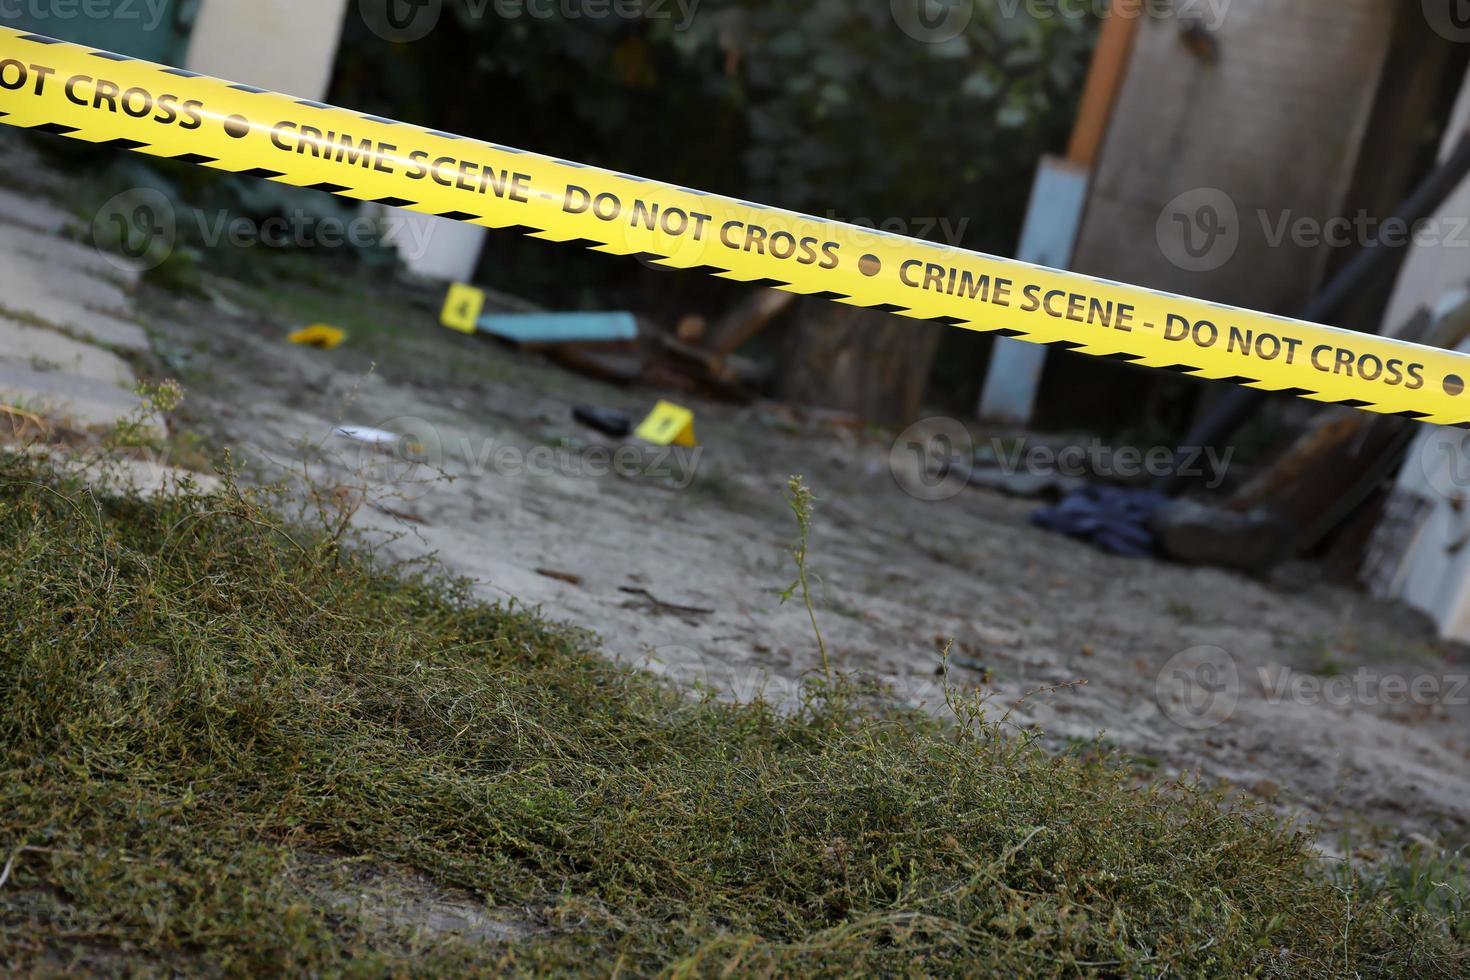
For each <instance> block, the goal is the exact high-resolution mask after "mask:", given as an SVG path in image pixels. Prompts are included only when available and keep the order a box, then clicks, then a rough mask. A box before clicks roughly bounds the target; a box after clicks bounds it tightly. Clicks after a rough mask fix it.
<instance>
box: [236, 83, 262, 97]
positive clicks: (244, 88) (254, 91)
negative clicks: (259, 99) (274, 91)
mask: <svg viewBox="0 0 1470 980" xmlns="http://www.w3.org/2000/svg"><path fill="white" fill-rule="evenodd" d="M230 88H232V89H234V90H235V91H237V92H249V93H250V94H251V95H265V94H266V90H265V89H263V88H256V87H255V86H254V85H231V86H230Z"/></svg>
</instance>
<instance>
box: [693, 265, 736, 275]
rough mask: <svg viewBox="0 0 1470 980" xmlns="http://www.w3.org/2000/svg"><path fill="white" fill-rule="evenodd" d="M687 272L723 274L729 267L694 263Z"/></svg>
mask: <svg viewBox="0 0 1470 980" xmlns="http://www.w3.org/2000/svg"><path fill="white" fill-rule="evenodd" d="M684 271H685V272H697V273H699V274H701V275H705V276H723V275H724V274H725V273H727V272H729V271H730V270H729V269H722V268H720V267H719V266H717V265H692V266H690V267H689V268H687V269H685V270H684Z"/></svg>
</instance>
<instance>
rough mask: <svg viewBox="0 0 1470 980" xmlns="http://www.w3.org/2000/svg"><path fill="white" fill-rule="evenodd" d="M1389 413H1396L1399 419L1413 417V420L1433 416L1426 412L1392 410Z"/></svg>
mask: <svg viewBox="0 0 1470 980" xmlns="http://www.w3.org/2000/svg"><path fill="white" fill-rule="evenodd" d="M1391 414H1393V415H1397V416H1398V417H1399V418H1401V419H1413V420H1414V421H1415V422H1417V421H1419V420H1420V419H1427V418H1433V417H1434V416H1432V415H1430V414H1429V413H1428V412H1393V413H1391Z"/></svg>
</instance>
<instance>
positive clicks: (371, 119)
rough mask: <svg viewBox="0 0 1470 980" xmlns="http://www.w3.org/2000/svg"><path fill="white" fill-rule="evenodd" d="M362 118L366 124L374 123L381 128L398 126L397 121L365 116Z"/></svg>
mask: <svg viewBox="0 0 1470 980" xmlns="http://www.w3.org/2000/svg"><path fill="white" fill-rule="evenodd" d="M362 118H364V119H366V120H367V121H368V122H375V123H378V124H379V125H382V126H397V125H398V120H396V119H384V118H383V117H382V116H366V115H365V116H363V117H362Z"/></svg>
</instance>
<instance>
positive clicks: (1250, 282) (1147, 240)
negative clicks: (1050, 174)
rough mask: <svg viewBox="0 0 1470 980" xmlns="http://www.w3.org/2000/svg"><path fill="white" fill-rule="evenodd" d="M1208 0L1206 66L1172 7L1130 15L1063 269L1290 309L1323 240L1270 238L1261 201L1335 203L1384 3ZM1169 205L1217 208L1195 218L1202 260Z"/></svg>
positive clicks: (1279, 206)
mask: <svg viewBox="0 0 1470 980" xmlns="http://www.w3.org/2000/svg"><path fill="white" fill-rule="evenodd" d="M1176 6H1177V5H1176ZM1211 6H1212V5H1208V4H1206V5H1199V6H1198V7H1197V8H1196V9H1198V10H1208V9H1209V8H1210V7H1211ZM1218 6H1219V8H1220V10H1221V11H1222V12H1223V13H1222V17H1221V19H1220V21H1219V22H1218V24H1216V25H1214V29H1213V30H1209V31H1207V32H1206V37H1207V38H1208V39H1209V41H1212V42H1213V43H1214V44H1215V45H1217V46H1218V55H1219V56H1218V60H1217V61H1216V62H1215V63H1213V64H1211V63H1209V61H1208V60H1206V59H1205V58H1202V57H1200V55H1199V54H1198V53H1197V51H1198V50H1199V45H1198V44H1196V45H1193V46H1192V45H1191V44H1189V43H1186V39H1185V38H1184V37H1183V36H1182V28H1183V27H1184V26H1185V25H1184V24H1182V23H1181V21H1180V19H1179V18H1178V16H1176V15H1170V16H1165V17H1150V18H1148V19H1146V20H1145V21H1144V22H1143V23H1142V24H1141V25H1140V28H1139V31H1138V34H1137V37H1136V39H1135V47H1134V52H1133V58H1132V61H1131V63H1130V66H1129V70H1128V75H1127V78H1126V80H1125V81H1124V84H1123V90H1122V92H1121V94H1120V96H1119V99H1118V105H1117V110H1116V112H1115V114H1114V117H1113V121H1112V125H1111V127H1110V128H1109V130H1108V134H1107V138H1106V140H1105V142H1104V145H1103V151H1102V155H1101V158H1100V160H1099V163H1098V167H1097V172H1096V174H1095V175H1094V179H1093V185H1092V191H1091V195H1090V197H1089V201H1088V207H1087V213H1086V215H1085V217H1084V219H1083V225H1082V230H1081V232H1080V234H1079V238H1078V243H1077V251H1076V255H1075V256H1074V259H1073V268H1074V269H1076V270H1077V271H1079V272H1084V273H1089V274H1092V275H1099V276H1105V277H1108V278H1115V279H1121V280H1124V281H1127V282H1132V283H1137V284H1140V285H1146V286H1151V287H1154V288H1158V289H1166V290H1170V291H1173V292H1180V293H1186V294H1189V295H1194V296H1201V297H1203V298H1207V299H1212V300H1217V301H1222V302H1228V303H1234V304H1238V305H1241V306H1247V307H1251V308H1254V309H1265V310H1269V311H1286V312H1294V311H1296V310H1298V309H1300V308H1301V306H1302V305H1303V304H1304V303H1305V302H1306V301H1307V300H1308V298H1309V297H1310V296H1311V294H1312V292H1313V291H1314V287H1315V286H1316V285H1317V284H1318V283H1319V281H1320V279H1321V278H1322V273H1323V269H1324V265H1325V263H1326V261H1327V259H1328V255H1329V249H1327V248H1325V247H1319V248H1299V247H1291V246H1289V245H1286V246H1282V247H1272V246H1271V245H1270V238H1269V236H1268V235H1267V234H1266V232H1265V231H1264V230H1263V228H1262V224H1261V221H1260V217H1259V214H1258V212H1260V211H1265V212H1267V214H1268V215H1269V216H1271V217H1272V218H1278V217H1279V216H1280V215H1281V214H1282V213H1283V212H1285V211H1286V210H1287V209H1290V210H1291V211H1292V213H1293V214H1294V215H1296V216H1310V217H1313V218H1317V219H1327V218H1330V217H1333V216H1336V215H1339V214H1342V213H1343V207H1344V198H1345V196H1346V194H1347V190H1348V187H1349V185H1350V183H1351V181H1352V178H1353V172H1354V166H1355V164H1356V162H1357V160H1358V153H1359V147H1360V145H1361V142H1362V139H1363V135H1364V131H1365V128H1366V126H1367V123H1368V119H1369V116H1370V114H1371V110H1372V106H1373V100H1374V95H1375V92H1376V90H1377V86H1378V82H1379V79H1380V76H1381V74H1382V70H1383V65H1384V62H1385V60H1386V57H1387V52H1388V46H1389V38H1390V34H1391V31H1392V28H1393V22H1394V9H1393V2H1392V0H1291V2H1289V3H1288V2H1283V0H1232V2H1230V3H1228V4H1223V5H1218ZM1206 43H1208V42H1206ZM1186 194H1189V195H1190V196H1189V197H1185V198H1182V199H1181V195H1186ZM1176 201H1178V202H1179V203H1178V204H1177V205H1174V202H1176ZM1171 205H1174V206H1176V207H1178V209H1179V211H1180V214H1182V215H1183V217H1184V219H1186V220H1190V221H1193V220H1195V219H1196V218H1197V217H1198V216H1199V215H1200V213H1201V211H1200V209H1201V208H1205V207H1212V208H1214V211H1213V212H1212V213H1211V214H1206V217H1217V218H1218V219H1219V222H1218V223H1217V227H1220V228H1221V229H1222V231H1223V233H1224V234H1223V236H1222V237H1220V238H1219V243H1220V244H1219V245H1218V250H1216V251H1213V252H1211V253H1210V254H1208V255H1206V256H1205V257H1204V259H1203V261H1197V260H1195V259H1193V258H1191V257H1190V256H1187V255H1181V254H1180V242H1179V240H1178V236H1179V234H1180V228H1181V226H1180V225H1179V224H1177V223H1176V219H1175V217H1174V215H1171V214H1168V213H1167V212H1168V211H1169V209H1170V208H1171ZM1161 217H1162V218H1163V221H1162V223H1161ZM1198 230H1199V232H1200V234H1201V237H1200V238H1199V242H1200V243H1204V242H1205V241H1207V239H1205V238H1204V237H1203V234H1204V231H1205V229H1203V228H1200V229H1198ZM1230 236H1233V238H1234V242H1235V244H1234V251H1233V253H1231V254H1228V255H1227V251H1228V248H1229V245H1230V243H1231V240H1232V239H1231V237H1230ZM1181 260H1182V261H1181ZM1191 266H1193V267H1192V268H1191Z"/></svg>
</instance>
